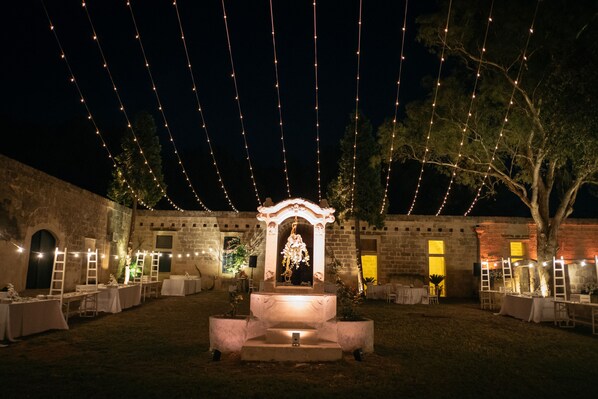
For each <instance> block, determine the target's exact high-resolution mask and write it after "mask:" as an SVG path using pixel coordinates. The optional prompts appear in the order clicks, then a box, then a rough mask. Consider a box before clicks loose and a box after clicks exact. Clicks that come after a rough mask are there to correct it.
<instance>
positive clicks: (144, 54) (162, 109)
mask: <svg viewBox="0 0 598 399" xmlns="http://www.w3.org/2000/svg"><path fill="white" fill-rule="evenodd" d="M127 6H128V8H129V11H130V14H131V20H132V22H133V26H134V28H135V38H136V39H137V42H138V43H139V47H140V49H141V54H142V55H143V60H144V64H145V67H146V69H147V73H148V76H149V79H150V82H151V85H152V90H153V92H154V95H155V97H156V102H157V104H158V111H159V112H160V115H162V121H163V122H164V127H165V129H166V131H167V133H168V137H169V139H170V142H171V143H172V148H173V151H174V154H175V156H176V158H177V160H178V164H179V166H180V168H181V173H182V174H183V176H184V178H185V180H186V182H187V185H188V186H189V189H190V190H191V192H192V193H193V196H194V197H195V200H196V201H197V203H198V204H199V205H200V206H201V207H202V208H203V209H204V210H205V211H207V212H212V211H211V210H210V209H209V208H208V207H207V206H206V205H205V204H204V203H203V201H202V200H201V199H200V198H199V195H198V194H197V191H196V190H195V188H194V187H193V184H192V183H191V179H189V175H188V174H187V170H186V169H185V166H184V165H183V161H182V159H181V157H180V155H179V152H178V150H177V147H176V144H175V142H174V137H173V136H172V132H171V130H170V127H169V126H168V120H167V119H166V114H165V112H164V106H163V105H162V101H161V100H160V95H159V94H158V89H157V88H156V82H155V80H154V76H153V74H152V71H151V69H150V66H149V61H148V59H147V55H146V52H145V47H144V46H143V42H142V41H141V34H140V33H139V27H138V25H137V20H136V19H135V14H134V12H133V5H132V4H131V2H130V1H127Z"/></svg>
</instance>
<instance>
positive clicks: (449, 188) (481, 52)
mask: <svg viewBox="0 0 598 399" xmlns="http://www.w3.org/2000/svg"><path fill="white" fill-rule="evenodd" d="M493 8H494V0H492V2H491V3H490V12H489V14H488V22H487V24H486V32H485V34H484V41H483V43H482V48H481V49H480V61H479V62H478V68H477V70H476V74H475V82H474V84H473V89H472V92H471V98H470V101H469V108H468V110H467V116H466V118H465V124H464V127H463V131H462V133H461V141H460V142H459V150H458V154H457V159H456V160H455V163H454V165H453V172H452V173H451V180H450V182H449V184H448V187H447V189H446V193H445V194H444V198H443V199H442V204H441V205H440V208H438V211H437V212H436V216H438V215H440V213H441V212H442V210H443V209H444V206H445V205H446V202H447V200H448V197H449V195H450V193H451V188H452V187H453V182H454V181H455V176H456V175H457V167H458V166H459V161H460V160H461V156H462V150H463V143H465V137H466V135H467V130H468V129H469V120H470V118H471V116H472V111H473V103H474V100H475V98H476V92H477V88H478V82H479V80H480V76H481V71H482V62H483V60H484V53H485V52H486V41H487V39H488V31H489V30H490V23H491V22H492V10H493Z"/></svg>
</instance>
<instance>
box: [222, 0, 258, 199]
mask: <svg viewBox="0 0 598 399" xmlns="http://www.w3.org/2000/svg"><path fill="white" fill-rule="evenodd" d="M222 13H223V15H224V28H225V30H226V42H227V44H228V55H229V58H230V66H231V77H232V78H233V86H234V88H235V101H236V102H237V109H238V111H239V120H240V123H241V136H242V137H243V143H244V144H245V154H246V155H247V164H248V166H249V174H250V176H251V182H252V184H253V191H254V192H255V199H256V200H257V203H258V206H259V205H261V203H262V201H261V200H260V194H259V192H258V189H257V184H256V182H255V176H254V174H253V166H252V165H251V157H250V156H249V145H248V144H247V135H246V133H245V132H246V131H245V123H244V122H243V112H242V111H241V99H240V97H239V87H238V85H237V74H236V73H235V63H234V61H233V48H232V45H231V41H230V33H229V30H228V21H227V16H226V6H225V5H224V0H222Z"/></svg>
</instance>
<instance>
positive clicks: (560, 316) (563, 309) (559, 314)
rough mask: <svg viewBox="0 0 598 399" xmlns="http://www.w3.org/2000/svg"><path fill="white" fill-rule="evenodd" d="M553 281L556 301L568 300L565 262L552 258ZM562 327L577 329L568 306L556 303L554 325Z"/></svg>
mask: <svg viewBox="0 0 598 399" xmlns="http://www.w3.org/2000/svg"><path fill="white" fill-rule="evenodd" d="M552 281H553V284H554V299H558V300H562V301H566V300H567V277H566V274H565V260H564V259H563V257H562V256H561V259H556V258H555V257H554V256H553V257H552ZM557 323H558V325H559V326H561V327H575V322H574V321H573V319H572V318H570V317H569V312H568V307H567V304H564V303H555V306H554V324H557Z"/></svg>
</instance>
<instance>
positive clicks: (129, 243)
mask: <svg viewBox="0 0 598 399" xmlns="http://www.w3.org/2000/svg"><path fill="white" fill-rule="evenodd" d="M131 209H132V210H131V225H130V226H129V237H128V239H127V251H128V250H129V249H133V234H134V233H135V219H136V217H137V198H135V197H133V206H132V207H131Z"/></svg>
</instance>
